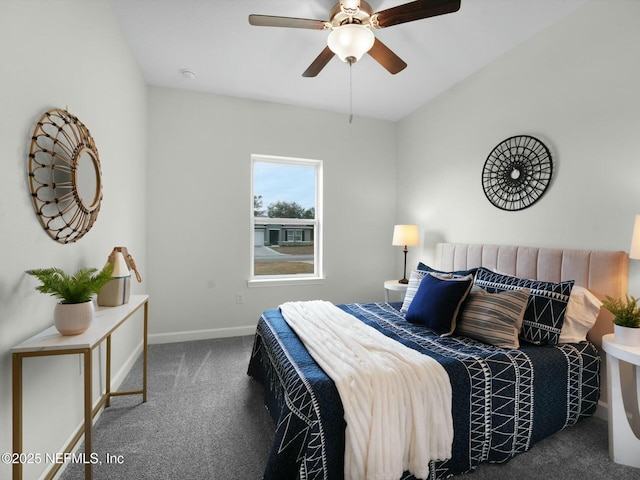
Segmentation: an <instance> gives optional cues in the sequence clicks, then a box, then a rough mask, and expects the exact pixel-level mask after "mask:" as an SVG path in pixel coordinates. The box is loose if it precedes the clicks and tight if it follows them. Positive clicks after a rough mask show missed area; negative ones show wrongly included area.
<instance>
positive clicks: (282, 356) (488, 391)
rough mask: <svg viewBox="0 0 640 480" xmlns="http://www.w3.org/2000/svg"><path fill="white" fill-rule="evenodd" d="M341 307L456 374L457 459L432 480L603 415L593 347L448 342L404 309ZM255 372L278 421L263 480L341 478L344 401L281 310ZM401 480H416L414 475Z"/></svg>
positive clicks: (261, 333) (259, 340)
mask: <svg viewBox="0 0 640 480" xmlns="http://www.w3.org/2000/svg"><path fill="white" fill-rule="evenodd" d="M338 306H339V307H340V308H342V309H343V310H344V311H346V312H348V313H350V314H352V315H354V316H355V317H357V318H359V319H360V320H361V321H363V322H364V323H366V324H368V325H370V326H372V327H374V328H376V329H377V330H379V331H381V332H383V333H385V334H386V335H387V336H389V337H391V338H393V339H395V340H397V341H398V342H401V343H403V344H404V345H406V346H408V347H410V348H413V349H415V350H417V351H419V352H421V353H423V354H425V355H429V356H431V357H433V358H434V359H436V360H437V361H438V362H440V363H441V364H442V366H443V367H444V368H445V370H446V371H447V373H448V374H449V379H450V381H451V388H452V392H453V398H452V414H453V425H454V440H453V449H452V451H453V456H452V458H451V459H449V460H446V461H437V462H431V468H430V478H431V479H433V480H435V479H442V478H446V477H448V476H451V475H454V474H460V473H464V472H468V471H470V470H473V469H475V468H476V467H477V466H478V464H480V463H481V462H485V461H489V462H505V461H507V460H508V459H509V458H511V457H512V456H514V455H515V454H517V453H520V452H524V451H526V450H528V449H529V448H530V447H531V445H533V444H534V443H535V442H537V441H539V440H541V439H543V438H545V437H547V436H549V435H551V434H553V433H555V432H557V431H559V430H561V429H563V428H565V427H567V426H569V425H573V424H574V423H576V422H577V421H578V420H579V419H580V418H583V417H586V416H589V415H591V414H592V413H593V412H595V410H596V407H597V402H598V398H599V395H600V375H599V371H600V357H599V356H598V352H597V350H596V348H595V347H594V346H593V345H592V344H590V343H588V342H583V343H578V344H565V345H558V346H535V345H528V344H522V345H521V348H520V349H518V350H506V349H502V348H498V347H493V346H490V345H486V344H483V343H480V342H477V341H475V340H471V339H468V338H466V337H439V336H438V335H436V334H435V333H433V332H431V331H430V330H429V329H427V328H425V327H423V326H419V325H413V324H410V323H408V322H407V321H405V319H404V315H403V314H401V313H400V312H399V306H400V305H399V304H388V303H367V304H345V305H338ZM248 374H249V375H250V376H252V377H253V378H255V379H256V380H258V381H259V382H260V383H261V384H262V385H263V387H264V389H265V403H266V406H267V408H268V409H269V412H270V413H271V416H272V417H273V419H274V422H275V424H276V431H275V435H274V440H273V444H272V449H271V453H270V456H269V459H268V462H267V465H266V468H265V473H264V478H265V479H266V480H272V479H273V480H276V479H277V480H286V479H301V480H306V479H309V480H311V479H326V480H333V479H342V478H343V477H344V475H343V467H344V458H343V456H344V429H345V422H344V418H343V410H342V404H341V402H340V397H339V395H338V393H337V390H336V388H335V385H334V384H333V382H332V381H331V379H330V378H329V377H328V376H327V375H325V373H324V372H323V371H322V369H321V368H320V367H319V366H318V365H317V364H316V363H315V361H314V360H313V359H312V358H311V356H310V355H309V353H308V352H307V350H306V349H305V348H304V345H303V344H302V343H301V341H300V340H299V339H298V337H297V335H296V334H295V333H294V332H293V331H292V330H291V329H290V328H289V326H288V324H287V323H286V321H285V320H284V318H282V316H281V315H280V311H279V310H278V309H272V310H267V311H265V312H264V313H263V315H262V316H261V318H260V320H259V322H258V326H257V330H256V335H255V341H254V346H253V353H252V356H251V360H250V363H249V369H248ZM402 478H403V479H407V480H409V479H412V478H414V477H413V476H411V475H410V474H409V473H408V472H405V475H404V476H403V477H402Z"/></svg>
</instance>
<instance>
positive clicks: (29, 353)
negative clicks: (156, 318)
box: [11, 295, 149, 480]
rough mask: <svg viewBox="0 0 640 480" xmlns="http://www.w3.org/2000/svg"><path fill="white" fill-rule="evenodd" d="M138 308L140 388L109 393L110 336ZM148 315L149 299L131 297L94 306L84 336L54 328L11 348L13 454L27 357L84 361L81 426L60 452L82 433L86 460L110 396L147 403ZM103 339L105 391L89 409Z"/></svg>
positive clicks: (18, 468) (18, 470) (16, 478)
mask: <svg viewBox="0 0 640 480" xmlns="http://www.w3.org/2000/svg"><path fill="white" fill-rule="evenodd" d="M140 308H143V309H144V314H143V315H144V316H143V322H144V324H143V334H142V336H143V338H142V342H143V347H142V355H143V358H142V360H143V367H142V368H143V371H142V388H141V389H140V390H135V391H127V392H121V391H118V392H112V391H111V334H112V333H113V332H114V331H115V330H117V329H118V327H120V326H121V325H122V324H123V323H124V322H126V321H127V320H128V319H129V318H130V317H131V316H133V314H134V313H135V312H137V311H138V310H139V309H140ZM148 316H149V296H148V295H131V297H130V299H129V303H125V304H124V305H121V306H118V307H97V308H96V311H95V317H94V319H93V322H91V325H90V326H89V328H88V329H87V331H85V332H84V333H81V334H80V335H73V336H63V335H60V333H58V331H57V330H56V329H55V327H49V328H48V329H46V330H44V331H42V332H40V333H39V334H37V335H34V336H33V337H31V338H29V339H27V340H25V341H24V342H22V343H20V344H19V345H16V346H14V347H13V348H12V349H11V352H12V378H13V380H12V389H13V393H12V396H13V453H14V455H18V456H19V455H20V454H21V453H23V452H22V420H23V419H22V382H23V379H22V360H23V359H24V358H29V357H46V356H50V355H75V354H80V355H82V358H83V359H84V363H83V365H84V424H83V426H81V427H80V429H79V430H78V431H76V432H75V434H74V436H73V438H72V439H71V441H70V442H69V444H68V445H67V446H66V447H65V450H64V453H70V452H71V451H72V450H73V447H74V446H75V444H76V443H78V441H79V440H80V439H81V438H82V435H83V434H84V451H85V456H86V458H91V454H92V426H93V418H94V417H95V415H96V414H97V413H98V411H99V410H100V409H101V408H102V406H103V405H104V406H106V407H108V406H109V404H110V400H111V397H114V396H119V395H142V401H143V402H146V401H147V333H148ZM105 340H106V346H107V352H106V357H107V358H106V367H105V369H106V372H105V381H106V385H105V392H104V393H102V392H100V394H101V395H100V400H99V401H98V403H97V405H95V406H93V389H92V387H93V379H92V373H93V366H92V358H91V357H92V352H93V350H94V349H95V348H96V347H97V346H98V345H100V344H101V343H102V342H103V341H105ZM59 468H60V464H59V463H55V464H54V465H53V466H52V468H51V469H50V470H49V471H48V472H46V475H45V478H46V479H47V480H49V479H51V478H53V477H54V476H55V474H56V472H57V471H58V469H59ZM84 471H85V479H86V480H91V476H92V472H91V461H86V462H85V470H84ZM21 479H22V464H21V463H20V462H16V463H14V464H13V480H21Z"/></svg>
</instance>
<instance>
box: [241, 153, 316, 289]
mask: <svg viewBox="0 0 640 480" xmlns="http://www.w3.org/2000/svg"><path fill="white" fill-rule="evenodd" d="M251 160H252V172H253V179H252V180H253V183H252V185H253V189H252V195H253V253H252V254H253V259H252V262H251V264H252V272H251V276H252V278H254V279H258V278H259V279H267V278H308V277H320V276H321V263H320V258H321V254H320V252H321V235H320V219H321V215H320V212H321V207H322V206H321V200H320V199H321V185H322V162H320V161H318V160H302V159H293V158H284V157H271V156H262V155H253V156H252V158H251Z"/></svg>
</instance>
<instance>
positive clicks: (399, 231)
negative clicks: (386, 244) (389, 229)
mask: <svg viewBox="0 0 640 480" xmlns="http://www.w3.org/2000/svg"><path fill="white" fill-rule="evenodd" d="M419 243H420V242H419V238H418V226H417V225H396V226H395V227H393V240H392V242H391V244H392V245H394V246H397V247H402V246H404V249H403V250H402V251H403V252H404V275H403V276H402V279H401V280H398V283H409V280H407V252H408V251H409V249H408V248H407V247H408V246H409V245H411V246H414V245H419Z"/></svg>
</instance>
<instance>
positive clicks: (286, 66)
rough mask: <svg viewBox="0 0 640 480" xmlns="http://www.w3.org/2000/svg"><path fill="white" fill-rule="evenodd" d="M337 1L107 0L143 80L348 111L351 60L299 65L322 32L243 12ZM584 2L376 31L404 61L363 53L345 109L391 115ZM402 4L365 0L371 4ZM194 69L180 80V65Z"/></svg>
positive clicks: (284, 12) (508, 1) (286, 12)
mask: <svg viewBox="0 0 640 480" xmlns="http://www.w3.org/2000/svg"><path fill="white" fill-rule="evenodd" d="M336 1H337V0H308V1H302V0H110V3H111V5H112V7H113V10H114V11H115V14H116V17H117V19H118V21H119V22H120V24H121V26H122V29H123V32H124V35H125V37H126V39H127V41H128V43H129V45H130V47H131V50H132V51H133V53H134V55H135V57H136V58H137V60H138V63H139V65H140V67H141V69H142V72H143V74H144V77H145V79H146V81H147V82H148V83H149V84H150V85H156V86H165V87H173V88H181V89H188V90H194V91H200V92H210V93H216V94H221V95H230V96H236V97H245V98H250V99H256V100H265V101H269V102H278V103H284V104H290V105H300V106H305V107H313V108H319V109H323V110H329V111H333V112H341V113H344V114H345V115H348V113H349V108H350V107H349V81H350V80H349V66H348V65H347V64H345V63H342V62H341V61H340V60H339V59H338V58H337V57H334V58H333V60H331V62H329V64H328V65H327V66H326V67H325V68H324V70H322V72H320V74H319V75H318V76H317V77H315V78H303V77H302V72H303V71H304V70H305V69H306V68H307V67H308V66H309V64H310V63H311V62H312V61H313V60H314V59H315V58H316V57H317V56H318V55H319V54H320V52H321V51H322V49H323V48H324V47H325V46H326V37H327V35H328V32H325V31H317V30H303V29H293V28H274V27H254V26H251V25H249V22H248V20H247V18H248V15H249V14H251V13H258V14H264V15H279V16H291V17H298V18H311V19H319V20H328V19H329V10H330V8H331V7H332V6H333V5H334V4H335V3H336ZM584 2H585V0H462V6H461V8H460V10H459V11H458V12H456V13H452V14H448V15H442V16H438V17H433V18H429V19H424V20H419V21H415V22H411V23H406V24H401V25H396V26H393V27H388V28H386V29H380V30H374V33H375V35H376V36H377V37H378V38H379V39H380V40H381V41H382V42H384V43H385V44H386V45H387V46H388V47H389V48H390V49H392V50H393V51H394V52H395V53H396V54H397V55H398V56H400V57H401V58H402V59H403V60H404V61H405V62H407V64H408V67H407V68H406V69H405V70H403V71H402V72H400V73H398V74H396V75H391V74H389V73H388V72H387V71H386V70H385V69H384V68H382V67H381V66H380V65H379V64H378V63H377V62H376V61H375V60H373V58H371V57H369V56H368V55H365V56H364V57H363V58H362V59H361V60H360V61H359V62H358V63H356V64H354V66H353V70H352V85H353V112H354V115H356V116H367V117H374V118H380V119H388V120H399V119H401V118H403V117H404V116H406V115H407V114H409V113H411V112H412V111H414V110H416V109H417V108H418V107H420V106H421V105H424V104H425V103H426V102H428V101H429V100H430V99H432V98H433V97H435V96H437V95H438V94H440V93H442V92H443V91H445V90H447V89H448V88H450V87H451V86H452V85H454V84H456V83H457V82H459V81H461V80H462V79H464V78H465V77H467V76H469V75H471V74H472V73H474V72H475V71H477V70H479V69H480V68H482V67H483V66H484V65H486V64H487V63H489V62H491V61H492V60H494V59H495V58H497V57H499V56H500V55H502V54H503V53H505V52H507V51H509V50H511V49H512V48H514V47H515V46H516V45H518V44H519V43H521V42H523V41H525V40H526V39H528V38H530V37H532V36H533V35H535V34H536V33H538V32H540V31H542V30H543V29H545V28H546V27H548V26H549V25H551V24H553V23H555V22H556V21H557V20H559V19H560V18H562V17H563V16H565V15H567V14H569V13H571V12H572V11H573V10H575V9H576V8H577V7H579V6H580V5H582V4H583V3H584ZM403 3H407V2H406V1H403V0H369V4H370V5H371V6H372V8H373V10H374V11H380V10H384V9H386V8H390V7H393V6H396V5H400V4H403ZM183 69H189V70H192V71H194V72H195V73H196V77H195V78H194V79H187V78H184V76H183V75H182V74H181V70H183Z"/></svg>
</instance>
